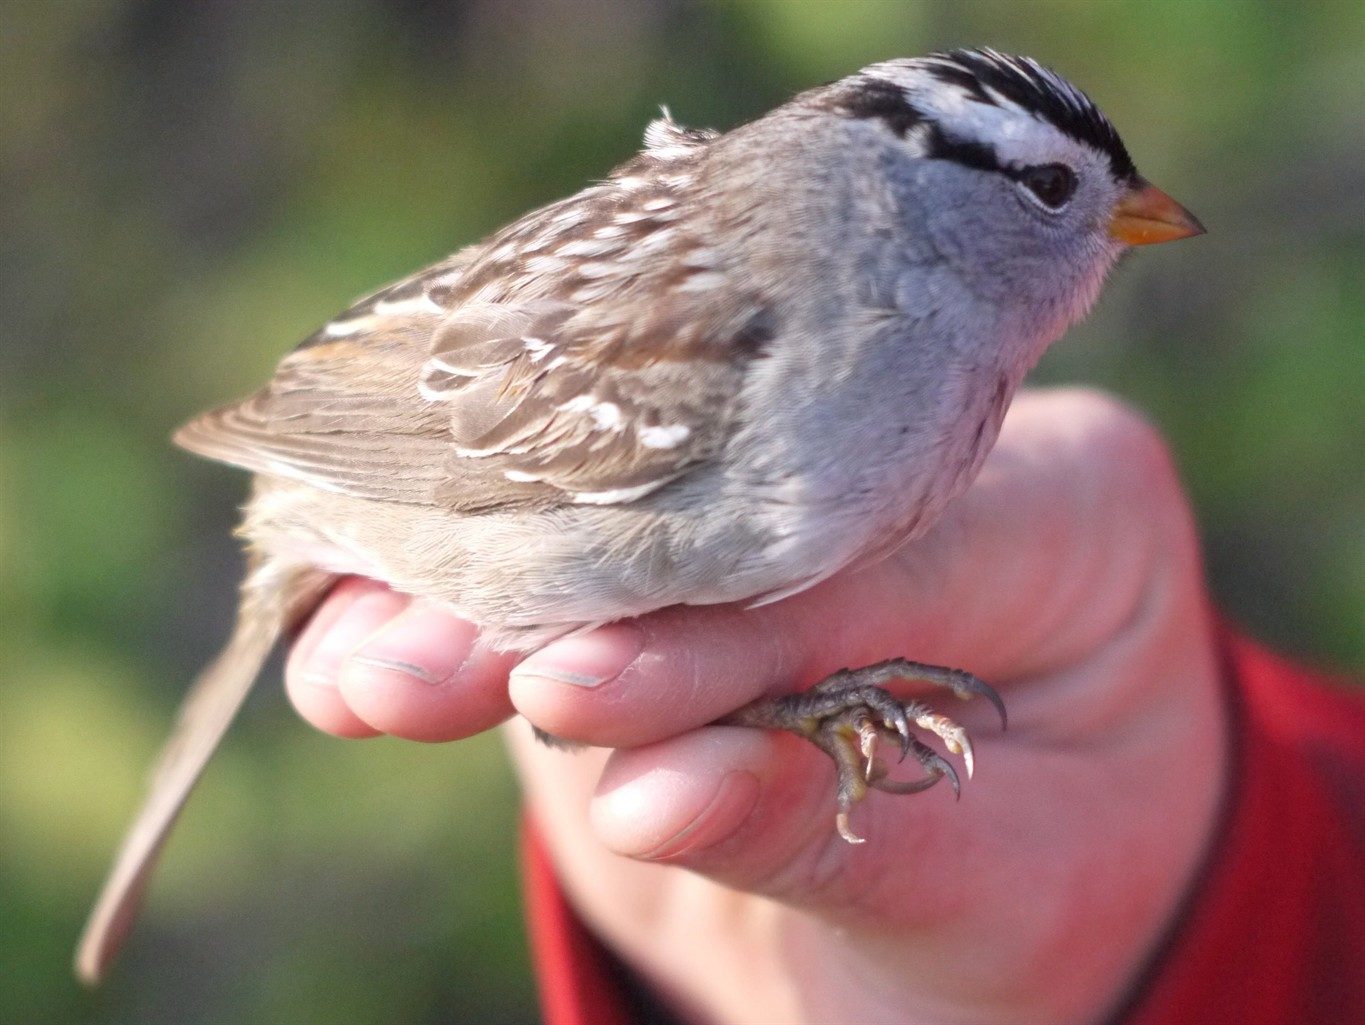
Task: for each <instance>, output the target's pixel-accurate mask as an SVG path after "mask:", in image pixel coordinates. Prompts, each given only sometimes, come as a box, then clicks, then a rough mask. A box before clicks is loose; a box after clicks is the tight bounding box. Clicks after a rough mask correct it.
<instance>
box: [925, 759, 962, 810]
mask: <svg viewBox="0 0 1365 1025" xmlns="http://www.w3.org/2000/svg"><path fill="white" fill-rule="evenodd" d="M933 765H934V768H935V769H938V771H939V772H940V773H942V774H943V775H944V776H947V777H948V782H949V783H951V784H952V787H953V799H954V800H957V801H960V800H962V783H961V781H960V780H958V778H957V770H956V769H954V768H953V766H952V764H951V763H949V762H946V761H944V760H943V759H942V758H940V757H939V756H938V755H934V762H933ZM925 768H926V769H928V768H929V766H927V765H926V766H925ZM930 771H933V770H930Z"/></svg>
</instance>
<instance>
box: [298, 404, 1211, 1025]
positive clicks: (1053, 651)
mask: <svg viewBox="0 0 1365 1025" xmlns="http://www.w3.org/2000/svg"><path fill="white" fill-rule="evenodd" d="M900 655H903V656H908V657H910V658H913V659H916V660H918V661H922V662H930V663H937V664H943V665H950V666H959V667H962V668H965V669H969V670H970V671H972V672H974V673H976V674H977V675H979V676H981V677H983V678H984V679H986V680H989V681H990V682H991V683H993V684H995V685H996V686H997V687H998V688H999V690H1000V691H1001V693H1002V695H1003V696H1004V699H1005V702H1006V704H1007V705H1008V708H1009V717H1010V725H1009V730H1008V732H1004V733H1002V732H1001V729H1000V725H999V722H998V720H997V719H996V717H995V713H994V711H993V710H992V709H991V708H990V706H989V705H988V704H986V703H985V702H982V701H974V702H971V703H966V704H964V703H962V702H959V701H958V700H956V699H955V698H954V697H953V696H952V695H951V694H949V693H946V692H942V691H939V692H916V693H918V694H921V695H923V696H926V697H927V698H928V700H929V701H931V702H932V703H933V704H934V705H935V707H937V708H939V709H940V710H942V711H944V712H946V713H948V714H950V715H952V716H953V717H954V718H955V719H957V721H958V722H960V723H962V724H963V725H964V726H966V727H967V728H968V730H969V731H970V733H971V735H972V738H973V740H974V743H975V749H976V750H975V754H976V775H975V778H974V779H972V780H970V781H969V780H966V779H965V774H964V780H963V783H964V787H963V794H962V799H961V801H960V802H956V803H955V802H954V801H953V799H952V791H951V790H950V789H949V787H948V786H947V785H946V784H941V785H939V786H937V787H935V788H934V789H933V790H930V791H928V792H927V793H924V794H919V795H913V796H893V795H888V794H880V793H874V794H872V795H871V796H870V797H869V798H868V799H867V800H866V801H864V802H863V803H861V804H860V805H858V806H857V807H856V808H855V809H854V810H853V815H852V824H853V828H854V829H855V830H856V831H857V832H858V833H860V834H861V835H862V836H864V837H865V838H866V840H867V842H866V843H864V844H862V845H860V846H852V845H850V844H847V843H845V842H844V841H843V840H841V839H840V838H839V837H838V835H837V834H836V832H835V830H834V810H835V809H834V790H833V780H834V772H833V766H832V765H831V763H830V762H829V760H828V759H827V758H826V757H825V755H823V754H822V753H820V752H819V751H817V750H816V749H815V748H813V747H811V746H810V745H809V744H807V743H806V742H804V741H801V740H798V739H797V738H795V737H793V736H790V735H785V734H774V733H770V732H764V731H758V730H749V729H740V728H735V727H717V726H708V725H707V723H709V722H711V721H713V720H715V719H717V718H719V717H721V716H722V715H724V714H725V713H727V712H729V711H731V710H733V709H735V708H737V707H739V706H740V705H743V704H744V703H746V702H748V701H750V700H752V699H754V698H757V697H760V696H764V695H773V694H780V693H785V692H787V691H790V690H793V689H797V688H801V687H805V686H808V685H810V684H812V683H814V682H816V681H817V680H819V679H821V678H822V677H824V676H825V675H827V674H828V673H830V672H832V671H834V670H836V669H839V668H841V667H843V666H860V665H865V664H869V663H872V662H877V661H880V660H882V659H886V658H889V657H893V656H900ZM398 663H402V664H407V665H410V666H414V667H418V668H420V669H421V670H422V672H421V673H420V675H421V676H422V677H425V679H419V678H418V677H417V676H414V675H412V674H411V673H403V672H400V671H398V669H397V668H396V664H398ZM509 673H510V678H509ZM572 679H578V680H580V681H581V680H591V679H602V682H601V683H599V684H597V685H596V686H583V685H581V684H576V683H571V682H566V681H567V680H572ZM287 684H288V689H289V694H290V697H291V699H292V701H293V703H294V705H295V707H296V708H297V709H298V711H299V713H300V714H301V715H302V716H303V717H304V718H305V719H307V720H308V721H309V722H311V723H312V724H313V725H315V726H316V727H318V728H319V729H322V730H326V731H328V732H330V733H334V734H337V735H338V736H343V737H368V736H376V735H379V734H390V735H393V736H397V737H406V738H410V739H414V740H424V741H446V740H454V739H458V738H460V737H465V736H469V735H471V734H474V733H478V732H480V731H482V730H485V729H488V728H490V727H492V726H494V725H496V724H497V723H499V722H501V721H503V720H504V719H506V718H507V717H508V716H510V715H511V714H512V713H513V712H519V713H521V715H523V716H524V717H525V718H526V719H529V720H530V721H531V722H532V723H534V724H535V725H537V726H539V727H541V728H542V729H545V730H547V731H549V732H551V733H553V734H555V735H557V736H560V737H564V738H568V739H572V740H577V741H582V742H585V743H588V744H592V745H596V746H595V747H594V748H593V749H591V750H587V751H582V752H577V753H567V752H563V751H556V750H551V749H549V748H547V747H545V746H543V745H540V744H538V743H536V742H534V741H533V740H532V738H531V735H530V730H529V729H528V728H527V727H526V725H525V723H524V722H520V721H516V722H513V723H512V724H511V725H510V726H509V727H508V737H509V742H510V746H511V749H512V753H513V756H514V759H515V761H516V765H517V770H518V772H519V774H520V777H521V780H522V784H523V787H524V789H525V793H526V800H527V802H528V805H529V808H530V811H531V814H532V815H533V817H534V819H535V820H536V822H537V823H538V825H539V827H540V829H541V831H542V833H543V834H544V837H545V839H546V841H547V843H548V845H549V848H550V850H551V852H552V856H553V858H554V861H555V863H556V865H557V866H558V871H559V875H560V878H561V879H562V881H563V884H564V886H565V888H566V890H567V892H568V893H569V894H570V896H571V898H572V900H573V901H574V903H575V905H576V906H577V907H578V908H579V910H580V912H581V914H582V916H583V917H584V919H585V920H586V921H587V922H588V923H589V924H590V925H591V926H592V928H593V929H594V930H595V931H596V932H598V934H599V935H601V936H602V937H603V938H604V940H605V941H606V942H607V943H608V944H609V945H610V946H611V947H612V948H614V949H615V950H616V951H617V952H618V953H619V954H620V955H621V956H622V957H623V958H624V959H625V960H626V961H627V962H628V963H629V964H631V965H632V966H633V967H634V968H635V969H636V970H637V972H638V973H639V974H640V975H641V977H642V978H643V979H645V980H646V981H647V983H648V984H649V985H650V987H651V988H652V989H653V991H654V992H655V993H656V994H658V995H659V997H660V999H662V1000H663V1001H665V1002H666V1003H667V1004H669V1005H670V1006H671V1007H672V1008H673V1010H674V1011H675V1012H676V1013H678V1014H679V1016H680V1017H682V1018H684V1019H685V1020H688V1021H693V1022H698V1023H701V1022H706V1023H732V1022H733V1023H741V1022H753V1023H759V1022H778V1021H780V1022H792V1023H798V1022H850V1023H852V1022H859V1023H864V1022H891V1021H895V1022H926V1023H929V1022H932V1023H934V1025H947V1023H955V1022H961V1023H973V1025H983V1023H995V1022H1001V1023H1003V1022H1019V1023H1023V1022H1030V1023H1037V1022H1058V1023H1065V1022H1096V1021H1102V1020H1103V1019H1104V1017H1105V1016H1106V1014H1108V1013H1109V1012H1111V1011H1112V1010H1113V1008H1114V1007H1115V1006H1116V1005H1117V1003H1118V1002H1119V1001H1121V1000H1122V999H1123V997H1124V995H1125V994H1126V993H1127V992H1128V990H1129V988H1130V986H1131V984H1132V981H1133V979H1134V977H1135V976H1136V974H1137V973H1138V972H1139V970H1140V969H1141V967H1142V965H1143V964H1144V963H1145V962H1146V960H1147V958H1148V957H1149V956H1150V955H1151V953H1152V951H1153V950H1154V948H1155V947H1156V945H1157V943H1158V941H1159V939H1160V937H1161V935H1162V934H1163V931H1164V930H1165V929H1166V928H1167V927H1168V926H1169V924H1170V923H1171V922H1172V921H1173V920H1174V918H1175V916H1176V915H1177V913H1178V908H1179V906H1180V903H1181V901H1182V898H1183V897H1184V896H1185V895H1186V894H1187V892H1188V891H1189V889H1190V887H1191V886H1192V885H1193V884H1194V880H1195V878H1196V876H1197V872H1198V869H1199V866H1200V864H1201V863H1202V860H1203V859H1204V857H1205V855H1206V852H1207V851H1208V850H1209V849H1210V846H1211V845H1212V844H1214V843H1216V837H1215V832H1216V828H1217V826H1216V823H1217V819H1218V810H1219V806H1220V801H1221V799H1222V795H1223V791H1224V789H1225V780H1226V775H1227V762H1228V753H1227V752H1228V738H1227V732H1228V725H1227V715H1226V711H1225V709H1224V705H1223V701H1222V698H1221V692H1220V683H1219V667H1218V661H1217V656H1216V651H1215V645H1214V630H1213V625H1212V622H1211V617H1210V612H1209V608H1208V600H1207V596H1206V591H1205V585H1204V580H1203V574H1202V568H1201V564H1200V554H1199V550H1198V545H1197V541H1196V537H1195V530H1194V526H1193V523H1192V518H1191V514H1190V511H1189V507H1188V504H1187V502H1186V499H1185V497H1184V495H1183V493H1182V491H1181V488H1180V484H1179V481H1178V479H1177V476H1176V473H1175V470H1174V468H1173V466H1172V463H1171V460H1170V457H1169V455H1168V453H1167V451H1166V448H1165V445H1164V444H1163V442H1162V441H1161V439H1160V437H1159V435H1157V433H1156V432H1155V431H1154V430H1153V429H1152V428H1151V427H1150V426H1148V425H1147V424H1146V423H1144V422H1143V421H1142V420H1141V419H1140V418H1138V417H1137V416H1136V415H1134V414H1133V413H1131V412H1129V411H1127V410H1125V409H1124V408H1123V407H1121V406H1119V405H1117V404H1116V403H1114V402H1113V401H1112V400H1109V399H1106V398H1104V397H1101V396H1097V395H1095V394H1093V393H1087V392H1078V391H1057V392H1042V393H1031V394H1024V395H1022V396H1021V397H1020V398H1019V399H1018V400H1017V401H1016V403H1015V405H1014V408H1013V409H1012V411H1011V413H1010V415H1009V417H1008V419H1007V420H1006V422H1005V427H1004V431H1003V433H1002V435H1001V439H1000V442H999V444H998V446H997V448H996V450H995V451H994V452H993V453H992V455H991V457H990V459H989V461H988V462H987V464H986V468H985V470H984V471H983V473H982V475H981V477H980V479H979V480H978V481H977V482H976V484H975V485H974V486H973V487H972V488H971V489H970V490H969V492H968V493H967V494H966V495H964V496H963V497H962V498H961V499H960V500H959V501H958V502H956V503H955V504H954V505H953V506H952V507H951V508H950V510H949V511H948V513H947V514H946V515H945V517H944V519H943V521H942V522H941V523H940V524H939V525H938V526H937V527H936V528H935V529H934V530H933V531H932V532H931V533H930V534H929V535H927V536H926V537H924V538H923V539H921V540H919V541H916V542H915V543H913V544H910V545H907V546H906V547H904V548H902V549H901V550H900V551H899V552H897V553H896V554H894V555H893V556H891V557H890V558H888V559H886V560H885V561H882V562H880V563H877V564H875V565H872V566H868V567H864V568H861V569H854V570H850V571H846V572H844V573H842V574H840V575H839V576H838V577H836V578H834V579H831V580H830V581H828V582H826V583H824V584H822V585H821V586H819V587H817V588H815V589H813V590H811V591H809V592H807V593H805V594H802V595H798V596H796V597H794V598H790V599H788V600H786V601H783V602H780V603H778V604H775V605H771V606H766V607H763V608H759V609H753V610H745V609H742V608H737V607H729V606H727V607H715V608H680V609H669V610H664V611H662V612H658V613H655V614H653V615H650V616H647V617H644V618H642V619H640V620H637V621H633V622H631V623H627V624H617V625H614V626H610V627H605V628H603V629H600V630H598V631H596V632H594V633H591V634H587V635H583V636H579V637H574V638H569V639H565V640H562V641H559V642H556V643H555V644H552V645H550V646H549V647H547V648H545V649H542V650H541V651H539V652H537V653H535V654H533V655H531V656H530V657H528V658H525V659H524V660H522V659H520V657H518V656H510V655H495V654H491V653H488V652H486V651H484V650H482V649H481V648H480V647H479V646H478V644H477V631H476V630H475V629H474V628H473V627H471V626H470V625H468V624H466V623H463V622H461V621H460V620H458V619H455V618H454V617H452V616H450V615H449V614H448V613H445V612H443V611H440V610H438V609H435V608H432V607H429V606H426V605H423V604H421V603H414V602H412V601H411V600H410V599H408V598H406V597H404V596H401V595H397V594H394V593H392V592H390V591H388V590H386V589H385V588H384V587H382V585H379V584H376V583H373V582H370V581H362V580H348V581H346V582H344V583H343V584H342V585H341V586H340V587H338V588H337V590H336V591H335V592H333V594H332V596H331V597H330V598H329V599H328V600H327V601H326V602H325V603H324V605H323V606H322V607H321V608H320V609H319V610H318V612H317V613H316V614H315V615H314V617H313V619H312V621H311V622H310V623H309V624H308V626H307V627H306V628H305V629H304V630H303V632H302V633H301V635H300V636H299V637H298V639H297V641H296V643H295V645H294V649H293V652H292V654H291V657H290V660H289V664H288V670H287ZM933 742H934V743H937V741H933ZM939 750H940V751H942V748H941V747H940V748H939ZM949 757H950V758H952V757H953V756H949ZM954 761H955V762H956V764H957V765H958V768H959V770H961V768H962V763H961V760H960V759H955V758H954ZM907 771H909V770H908V769H907ZM682 869H687V870H689V871H682Z"/></svg>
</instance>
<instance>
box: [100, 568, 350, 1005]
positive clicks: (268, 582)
mask: <svg viewBox="0 0 1365 1025" xmlns="http://www.w3.org/2000/svg"><path fill="white" fill-rule="evenodd" d="M329 583H330V579H329V578H328V577H327V576H326V575H324V574H322V573H319V572H318V571H316V570H312V569H300V568H297V567H289V568H287V569H286V568H284V567H281V566H279V565H277V564H275V563H272V562H270V561H268V560H266V561H261V562H259V563H258V564H257V565H256V566H255V567H253V569H252V571H251V572H250V573H249V574H248V575H247V578H246V580H245V582H244V583H243V584H242V599H241V604H240V605H239V607H238V611H237V624H236V626H235V627H234V628H233V631H232V636H231V638H229V640H228V642H227V645H226V646H225V647H224V648H223V650H222V652H220V653H219V655H218V657H217V658H216V659H214V660H213V662H212V663H211V664H210V665H209V666H208V667H207V668H206V669H205V670H204V671H203V673H201V674H200V676H199V678H198V679H197V680H196V681H195V683H194V686H193V687H191V688H190V691H189V694H188V695H187V696H186V698H185V702H184V704H183V705H181V708H180V715H179V719H178V721H177V723H176V726H175V730H174V731H173V732H172V734H171V737H170V739H169V740H168V741H167V743H166V746H165V748H164V750H163V751H162V754H161V758H160V761H159V762H158V764H157V766H156V769H155V771H154V772H153V773H152V777H151V781H150V784H149V786H148V791H147V796H146V798H145V799H144V801H143V804H142V807H141V809H139V811H138V813H137V817H136V818H135V819H134V820H133V824H132V826H131V827H130V828H129V830H128V833H127V834H126V835H125V836H124V838H123V844H122V845H121V846H120V847H119V851H118V856H117V857H116V858H115V860H114V867H113V868H112V869H111V870H110V873H109V876H108V878H107V879H106V880H105V883H104V888H103V889H102V890H101V891H100V895H99V899H98V900H97V901H96V902H95V907H94V910H93V911H91V913H90V919H89V921H88V922H86V925H85V931H84V932H83V933H82V934H81V939H80V943H79V944H78V945H77V947H76V961H75V967H76V975H77V976H78V977H79V978H80V979H81V981H82V982H85V983H86V984H88V985H96V984H98V983H99V982H100V980H101V979H102V978H103V977H104V974H105V972H106V971H107V969H108V968H109V965H110V964H111V963H112V962H113V960H114V958H115V956H117V954H118V951H119V948H120V947H121V946H122V945H123V941H124V939H125V938H126V937H127V935H128V931H129V930H130V929H131V928H132V924H133V920H134V918H135V917H136V915H137V911H138V907H139V905H140V904H141V902H142V893H143V890H144V889H145V887H146V885H147V880H148V878H149V877H150V876H151V873H152V869H153V868H155V866H156V859H157V855H158V854H159V853H160V851H161V848H162V845H163V844H164V843H165V842H166V837H167V836H168V835H169V833H170V831H171V827H172V826H174V825H175V820H176V818H177V816H179V814H180V809H181V808H183V807H184V806H185V801H186V800H187V799H188V798H189V796H190V792H191V791H192V790H193V789H194V785H195V783H196V782H198V780H199V777H200V775H201V774H202V773H203V771H204V767H205V766H206V765H207V764H208V761H209V758H210V757H212V755H213V752H214V751H215V750H216V749H217V747H218V744H219V742H220V741H221V740H222V739H223V734H225V733H226V732H227V729H228V726H230V725H231V723H232V720H233V718H235V717H236V715H237V710H238V709H240V708H241V707H242V703H243V702H244V701H245V700H246V696H247V694H249V693H250V691H251V685H252V684H253V683H255V681H256V677H257V676H259V675H260V672H261V667H262V666H263V665H264V664H265V660H266V659H267V658H268V657H269V655H270V651H271V649H272V648H274V646H275V642H276V641H277V640H278V639H279V637H280V634H281V633H282V632H283V630H284V629H285V627H286V626H287V625H288V624H290V623H292V622H293V621H294V620H295V619H296V618H298V617H299V616H302V615H304V614H306V613H308V612H309V611H311V610H312V608H313V606H314V605H315V604H316V603H317V601H318V600H319V599H320V598H321V597H322V595H323V594H324V593H325V592H326V590H327V587H328V584H329Z"/></svg>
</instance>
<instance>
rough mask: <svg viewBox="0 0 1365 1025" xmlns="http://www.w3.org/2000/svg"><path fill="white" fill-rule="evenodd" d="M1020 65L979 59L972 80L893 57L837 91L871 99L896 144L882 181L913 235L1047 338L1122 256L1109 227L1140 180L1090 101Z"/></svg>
mask: <svg viewBox="0 0 1365 1025" xmlns="http://www.w3.org/2000/svg"><path fill="white" fill-rule="evenodd" d="M1021 67H1022V71H1020V70H1018V69H1016V68H1015V67H1013V66H1011V65H1004V66H1003V67H1002V66H997V65H994V64H990V63H989V62H986V61H984V60H983V61H982V62H981V68H982V69H983V74H984V76H985V77H984V80H983V79H977V78H973V79H971V80H968V78H967V77H966V76H963V75H959V74H956V72H957V71H958V70H959V69H958V68H957V67H956V66H955V65H953V64H952V63H951V62H949V61H938V60H936V59H934V58H929V59H923V60H912V61H891V62H887V63H885V64H880V65H874V66H872V67H870V68H868V69H866V70H865V71H864V72H862V73H861V74H860V75H858V76H855V77H854V79H851V80H847V82H846V83H840V84H839V86H837V87H836V88H847V89H850V90H862V91H863V95H864V96H868V95H870V96H872V97H874V98H875V99H874V100H873V101H871V102H869V101H866V100H865V101H864V102H867V103H868V108H869V109H870V110H871V111H872V112H873V113H874V114H875V116H876V117H878V118H880V119H881V120H882V122H883V123H884V124H885V125H886V127H887V128H888V129H889V130H890V131H889V134H890V136H891V137H892V138H896V139H897V141H898V142H899V147H898V149H899V153H900V156H901V159H897V160H894V161H893V162H891V164H890V166H889V167H888V171H887V173H888V175H889V176H890V177H891V178H892V182H891V185H892V187H893V188H894V189H896V190H897V191H898V192H899V193H900V195H901V199H902V205H903V208H904V209H906V210H907V212H908V216H909V217H911V218H913V220H914V223H913V224H907V225H906V227H907V229H909V230H912V231H927V233H928V236H929V239H930V240H931V242H932V244H933V246H934V248H935V249H936V250H937V251H938V252H939V253H940V254H942V255H943V256H944V257H946V258H947V259H949V260H950V261H951V262H952V263H953V264H954V265H955V266H956V267H957V268H958V270H959V271H960V275H961V278H962V280H963V281H965V282H970V283H971V286H972V290H973V291H974V292H975V293H976V294H977V295H978V296H979V297H980V298H983V299H987V300H989V301H990V302H992V303H994V304H996V305H997V306H998V307H999V308H1001V309H1002V310H1007V309H1011V308H1012V309H1013V311H1014V312H1015V313H1016V314H1017V315H1019V316H1022V317H1025V318H1026V319H1027V320H1028V321H1029V326H1030V328H1031V329H1032V330H1034V331H1037V332H1038V333H1040V334H1041V335H1044V336H1046V337H1047V338H1049V339H1052V338H1056V337H1057V336H1058V335H1060V334H1061V333H1062V332H1063V331H1065V330H1066V328H1067V327H1068V326H1069V325H1070V324H1072V323H1074V322H1075V321H1076V320H1078V319H1080V318H1081V317H1082V316H1083V315H1084V314H1085V312H1086V311H1087V310H1088V309H1089V307H1090V305H1091V304H1092V303H1093V302H1094V300H1095V297H1096V296H1097V295H1098V293H1099V289H1100V285H1101V284H1102V282H1103V279H1104V276H1105V274H1106V272H1107V271H1108V270H1109V268H1110V267H1111V266H1112V265H1113V263H1114V261H1115V260H1116V259H1117V257H1118V256H1119V254H1120V253H1121V252H1122V251H1123V249H1124V248H1125V247H1124V244H1123V243H1122V242H1120V241H1118V240H1117V239H1115V238H1113V237H1112V236H1111V234H1110V222H1111V218H1112V217H1113V213H1114V209H1115V207H1116V205H1117V204H1118V203H1119V202H1120V200H1121V199H1122V198H1123V197H1124V195H1125V194H1126V193H1127V192H1128V191H1129V190H1130V189H1131V188H1132V186H1133V183H1134V182H1135V181H1137V175H1136V171H1135V170H1134V169H1133V167H1132V163H1131V161H1130V160H1129V158H1128V155H1127V153H1126V151H1124V149H1123V146H1122V143H1121V142H1120V141H1119V140H1118V136H1117V133H1116V132H1114V130H1113V128H1112V126H1110V125H1109V123H1108V121H1107V120H1106V119H1105V118H1104V116H1103V114H1101V113H1100V112H1099V111H1098V110H1097V109H1096V108H1095V107H1094V105H1093V104H1091V102H1090V101H1089V100H1088V99H1087V98H1086V97H1085V96H1084V95H1083V94H1081V93H1080V92H1079V91H1078V90H1076V89H1075V88H1074V87H1073V86H1071V85H1070V84H1068V83H1067V82H1066V81H1065V80H1063V79H1061V78H1059V77H1057V76H1054V75H1052V74H1051V73H1050V72H1047V71H1045V70H1044V69H1041V68H1038V67H1037V66H1034V65H1024V66H1021ZM945 68H947V71H945ZM992 76H994V77H992ZM844 95H849V94H848V93H845V94H844ZM927 197H932V202H929V201H927Z"/></svg>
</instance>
